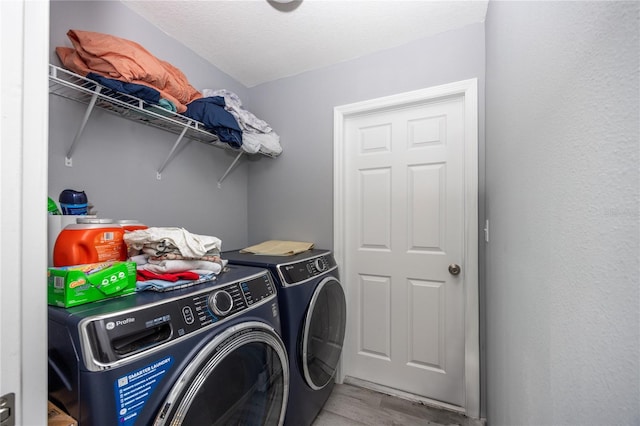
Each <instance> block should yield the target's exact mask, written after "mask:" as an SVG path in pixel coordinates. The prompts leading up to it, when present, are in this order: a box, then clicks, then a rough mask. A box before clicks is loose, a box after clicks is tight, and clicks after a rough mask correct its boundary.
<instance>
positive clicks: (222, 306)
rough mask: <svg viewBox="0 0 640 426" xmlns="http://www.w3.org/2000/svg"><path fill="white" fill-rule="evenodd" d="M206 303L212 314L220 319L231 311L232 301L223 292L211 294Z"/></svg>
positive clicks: (228, 295)
mask: <svg viewBox="0 0 640 426" xmlns="http://www.w3.org/2000/svg"><path fill="white" fill-rule="evenodd" d="M208 303H209V307H210V308H211V310H212V311H213V313H214V314H216V315H218V316H221V317H223V316H225V315H227V314H228V313H229V312H231V309H233V299H232V298H231V295H230V294H229V293H227V292H226V291H224V290H219V291H216V292H214V293H211V295H210V296H209V300H208Z"/></svg>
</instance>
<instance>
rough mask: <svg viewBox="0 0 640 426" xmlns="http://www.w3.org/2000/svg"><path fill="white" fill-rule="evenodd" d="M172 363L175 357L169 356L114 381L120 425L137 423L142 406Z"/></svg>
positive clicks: (126, 425) (125, 425) (128, 425)
mask: <svg viewBox="0 0 640 426" xmlns="http://www.w3.org/2000/svg"><path fill="white" fill-rule="evenodd" d="M172 363H173V358H172V357H170V356H169V357H166V358H164V359H161V360H160V361H156V362H154V363H151V364H149V365H147V366H146V367H142V368H140V369H138V370H136V371H132V372H131V373H129V374H127V375H126V376H122V377H119V378H118V379H117V380H116V381H115V382H114V384H113V385H114V390H115V393H116V410H117V412H118V413H117V414H118V424H119V425H124V426H131V425H133V424H134V423H135V421H136V420H137V419H138V414H139V413H140V411H142V407H144V404H145V403H146V402H147V400H148V399H149V397H150V396H151V394H152V393H153V390H154V389H155V387H156V386H157V385H158V383H160V380H161V379H162V376H164V375H165V374H166V373H167V371H169V368H170V367H171V364H172Z"/></svg>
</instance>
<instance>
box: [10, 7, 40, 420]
mask: <svg viewBox="0 0 640 426" xmlns="http://www.w3.org/2000/svg"><path fill="white" fill-rule="evenodd" d="M0 35H1V36H0V40H1V44H2V56H1V58H0V89H1V93H2V96H0V223H1V226H2V227H1V228H0V234H1V237H2V238H0V397H1V396H4V395H7V394H13V395H14V399H15V405H14V407H13V408H12V409H11V410H10V414H11V415H12V420H13V422H14V424H16V425H45V424H46V423H47V361H46V357H47V301H46V294H47V291H46V279H47V273H46V271H47V248H46V247H47V221H46V215H47V213H46V210H45V209H46V198H47V134H48V118H47V116H48V104H49V103H48V90H47V59H48V58H49V3H48V1H31V0H14V1H0ZM8 413H9V412H5V411H4V410H3V412H2V418H3V419H4V416H5V414H8ZM3 424H4V423H3Z"/></svg>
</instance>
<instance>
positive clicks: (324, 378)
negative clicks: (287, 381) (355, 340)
mask: <svg viewBox="0 0 640 426" xmlns="http://www.w3.org/2000/svg"><path fill="white" fill-rule="evenodd" d="M346 321H347V308H346V301H345V297H344V292H343V291H342V286H341V285H340V283H339V282H338V281H337V280H336V279H335V278H333V277H327V278H325V279H324V280H322V281H321V282H320V284H318V287H317V288H316V291H315V293H314V294H313V297H312V298H311V302H310V303H309V309H308V311H307V315H306V318H305V324H304V329H303V330H304V335H303V339H302V368H303V373H304V377H305V380H306V381H307V384H308V385H309V386H311V388H312V389H315V390H318V389H322V388H323V387H325V386H326V385H327V384H328V383H329V382H330V381H331V380H332V379H333V376H334V375H335V373H336V368H337V366H338V361H339V360H340V354H341V353H342V345H343V343H344V332H345V327H346Z"/></svg>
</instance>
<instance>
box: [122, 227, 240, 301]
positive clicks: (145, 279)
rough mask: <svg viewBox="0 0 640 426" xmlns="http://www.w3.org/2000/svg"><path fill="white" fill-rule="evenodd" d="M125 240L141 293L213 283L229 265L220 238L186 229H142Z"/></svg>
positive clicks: (127, 236)
mask: <svg viewBox="0 0 640 426" xmlns="http://www.w3.org/2000/svg"><path fill="white" fill-rule="evenodd" d="M124 241H125V243H126V244H127V248H128V249H129V253H130V255H131V260H132V261H134V262H136V264H137V286H136V289H137V290H138V291H142V290H156V291H166V290H173V289H176V288H182V287H186V286H189V285H194V284H198V283H202V282H206V281H212V280H214V279H216V275H218V274H219V273H220V272H222V271H223V269H224V267H225V266H226V265H227V261H226V260H224V259H222V258H220V250H221V248H222V241H221V240H220V239H219V238H217V237H213V236H208V235H198V234H192V233H190V232H189V231H187V230H186V229H184V228H175V227H151V228H147V229H139V230H135V231H131V232H127V233H125V235H124Z"/></svg>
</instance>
